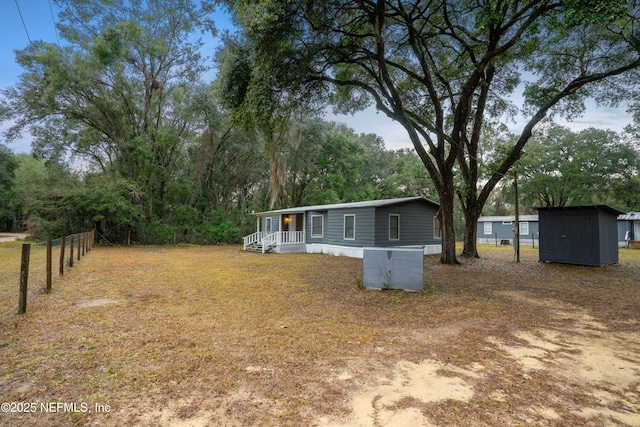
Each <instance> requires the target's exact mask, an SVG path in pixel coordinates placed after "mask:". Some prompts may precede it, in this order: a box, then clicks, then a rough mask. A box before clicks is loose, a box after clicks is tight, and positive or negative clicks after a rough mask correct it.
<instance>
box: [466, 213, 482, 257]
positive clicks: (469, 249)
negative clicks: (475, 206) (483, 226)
mask: <svg viewBox="0 0 640 427" xmlns="http://www.w3.org/2000/svg"><path fill="white" fill-rule="evenodd" d="M479 217H480V215H477V214H475V213H472V212H466V211H465V212H464V247H463V249H462V256H463V257H467V258H479V255H478V247H477V238H478V218H479Z"/></svg>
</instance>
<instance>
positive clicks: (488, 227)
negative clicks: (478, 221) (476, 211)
mask: <svg viewBox="0 0 640 427" xmlns="http://www.w3.org/2000/svg"><path fill="white" fill-rule="evenodd" d="M487 230H488V231H487ZM482 234H484V235H485V236H491V235H492V234H493V223H492V222H491V221H487V222H485V223H483V229H482Z"/></svg>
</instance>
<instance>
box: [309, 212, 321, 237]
mask: <svg viewBox="0 0 640 427" xmlns="http://www.w3.org/2000/svg"><path fill="white" fill-rule="evenodd" d="M322 234H323V232H322V216H320V215H313V216H312V217H311V237H322Z"/></svg>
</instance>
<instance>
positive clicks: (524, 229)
mask: <svg viewBox="0 0 640 427" xmlns="http://www.w3.org/2000/svg"><path fill="white" fill-rule="evenodd" d="M520 235H521V236H528V235H529V223H528V222H526V221H525V222H521V223H520Z"/></svg>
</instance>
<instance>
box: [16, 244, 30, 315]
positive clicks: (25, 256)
mask: <svg viewBox="0 0 640 427" xmlns="http://www.w3.org/2000/svg"><path fill="white" fill-rule="evenodd" d="M30 252H31V244H29V243H23V244H22V260H21V262H20V294H19V296H18V314H24V313H26V312H27V283H28V282H29V254H30Z"/></svg>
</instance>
